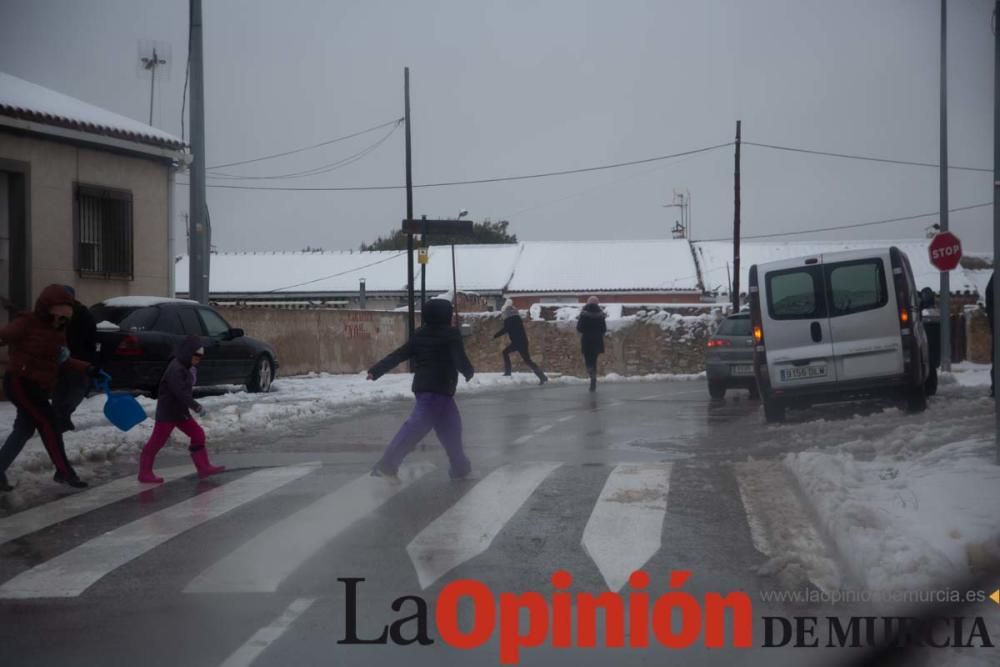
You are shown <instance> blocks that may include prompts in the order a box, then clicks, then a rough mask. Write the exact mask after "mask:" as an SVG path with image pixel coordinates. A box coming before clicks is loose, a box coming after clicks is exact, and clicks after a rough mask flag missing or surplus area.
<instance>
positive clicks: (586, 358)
mask: <svg viewBox="0 0 1000 667" xmlns="http://www.w3.org/2000/svg"><path fill="white" fill-rule="evenodd" d="M606 319H607V316H606V315H605V314H604V311H603V310H601V306H600V302H599V301H598V300H597V297H596V296H592V297H590V298H589V299H587V305H586V306H584V307H583V310H581V311H580V317H579V319H578V320H577V321H576V330H577V331H578V332H579V333H580V346H581V348H582V351H583V362H584V363H585V364H586V366H587V373H588V374H589V375H590V391H597V357H598V356H599V355H601V354H603V353H604V334H606V333H607V332H608V324H607V322H606V321H605V320H606Z"/></svg>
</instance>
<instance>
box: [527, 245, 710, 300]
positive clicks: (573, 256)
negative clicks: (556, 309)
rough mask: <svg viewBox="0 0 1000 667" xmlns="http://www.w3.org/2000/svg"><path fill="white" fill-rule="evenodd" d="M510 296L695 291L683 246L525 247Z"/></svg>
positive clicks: (688, 251) (695, 277) (686, 248)
mask: <svg viewBox="0 0 1000 667" xmlns="http://www.w3.org/2000/svg"><path fill="white" fill-rule="evenodd" d="M522 245H523V246H524V250H523V251H522V253H521V258H520V259H519V260H518V262H517V267H516V268H515V270H514V278H513V280H511V282H510V285H509V291H511V292H543V291H549V292H552V291H566V292H600V291H639V290H656V291H672V290H682V291H688V290H698V289H699V288H698V270H697V269H696V267H695V264H694V257H693V256H692V255H691V247H690V245H689V244H688V242H687V241H685V240H683V239H680V240H672V239H653V240H645V241H529V242H525V243H523V244H522Z"/></svg>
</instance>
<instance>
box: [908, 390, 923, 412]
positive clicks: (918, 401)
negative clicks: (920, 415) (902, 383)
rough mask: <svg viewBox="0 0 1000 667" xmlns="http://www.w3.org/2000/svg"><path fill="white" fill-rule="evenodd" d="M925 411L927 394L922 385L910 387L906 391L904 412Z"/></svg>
mask: <svg viewBox="0 0 1000 667" xmlns="http://www.w3.org/2000/svg"><path fill="white" fill-rule="evenodd" d="M926 409H927V392H926V391H925V389H924V385H920V386H919V387H910V388H909V389H907V390H906V411H907V412H913V413H916V412H923V411H924V410H926Z"/></svg>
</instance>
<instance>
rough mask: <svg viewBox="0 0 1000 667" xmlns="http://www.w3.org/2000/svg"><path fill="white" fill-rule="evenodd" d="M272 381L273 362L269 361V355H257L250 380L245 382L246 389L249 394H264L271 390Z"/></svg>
mask: <svg viewBox="0 0 1000 667" xmlns="http://www.w3.org/2000/svg"><path fill="white" fill-rule="evenodd" d="M272 382H274V362H273V361H271V357H269V356H267V355H266V354H262V355H260V356H259V357H257V361H256V363H255V364H254V367H253V373H252V374H251V375H250V381H249V382H247V391H248V392H250V393H251V394H266V393H267V392H269V391H271V383H272Z"/></svg>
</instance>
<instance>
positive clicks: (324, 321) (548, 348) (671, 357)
mask: <svg viewBox="0 0 1000 667" xmlns="http://www.w3.org/2000/svg"><path fill="white" fill-rule="evenodd" d="M220 312H222V314H223V316H224V317H225V318H226V319H227V320H228V321H229V323H230V324H231V325H232V326H234V327H239V328H242V329H244V330H245V331H246V333H247V335H249V336H253V337H254V338H259V339H261V340H265V341H267V342H269V343H271V345H273V346H274V347H275V351H276V353H277V355H278V361H279V362H280V364H281V371H280V372H281V374H282V375H286V376H287V375H299V374H303V373H309V372H326V373H358V372H361V371H363V370H365V369H366V368H368V367H369V366H371V365H372V364H373V363H375V362H376V361H378V360H379V359H381V358H382V357H383V356H384V355H386V354H388V353H389V352H391V351H392V350H394V349H395V348H396V347H398V346H399V345H401V344H402V343H403V341H404V340H405V336H406V313H393V312H380V311H364V310H280V309H273V310H272V309H264V308H222V309H220ZM464 322H465V323H466V324H468V325H469V326H468V329H467V331H468V333H469V335H468V336H467V337H466V339H465V346H466V350H467V352H468V354H469V358H470V359H471V360H472V363H473V365H474V366H475V367H476V369H477V370H478V371H482V372H499V371H502V370H503V358H502V356H501V351H502V350H503V348H504V347H505V346H506V345H507V339H506V336H504V337H503V338H498V339H494V338H493V336H494V334H495V333H496V332H497V331H498V330H499V329H500V327H501V320H500V315H499V314H496V313H482V314H471V313H470V314H468V315H466V316H465V318H464ZM712 326H713V320H712V318H710V317H681V316H678V315H671V314H669V313H646V314H644V315H638V316H636V317H634V318H629V319H625V320H612V321H610V322H609V329H611V331H610V332H609V334H608V336H607V338H606V339H605V348H606V350H607V352H606V353H605V354H604V355H603V356H602V357H601V361H600V369H601V373H602V374H603V373H619V374H621V375H641V374H646V373H698V372H700V371H701V370H703V368H704V365H703V364H704V349H705V342H706V341H707V340H708V336H709V331H710V329H711V327H712ZM525 328H526V329H527V332H528V339H529V340H530V341H531V353H532V357H533V358H534V359H535V361H536V362H537V363H539V364H540V365H541V366H542V368H544V369H545V370H546V371H549V372H554V373H563V374H567V375H576V376H581V377H582V376H583V375H584V372H585V371H584V367H583V359H582V357H581V354H580V342H579V336H578V335H577V333H576V323H575V322H574V321H572V320H567V321H561V322H544V321H526V322H525ZM400 370H403V369H400ZM514 370H515V371H526V370H527V368H526V367H525V366H524V363H523V362H522V361H521V359H520V357H519V356H517V355H515V356H514Z"/></svg>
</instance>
